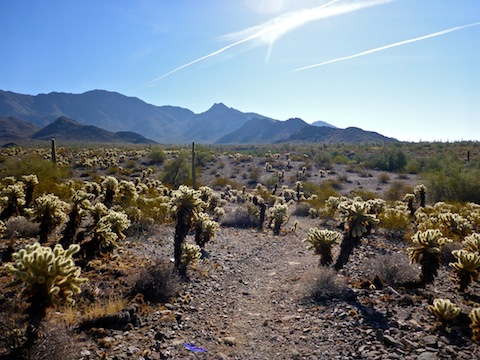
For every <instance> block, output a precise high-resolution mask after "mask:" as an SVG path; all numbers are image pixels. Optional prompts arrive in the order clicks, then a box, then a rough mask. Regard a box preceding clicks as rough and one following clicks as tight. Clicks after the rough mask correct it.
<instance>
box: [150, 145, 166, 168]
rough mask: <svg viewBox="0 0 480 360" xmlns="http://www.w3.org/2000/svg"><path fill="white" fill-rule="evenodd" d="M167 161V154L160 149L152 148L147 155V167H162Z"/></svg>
mask: <svg viewBox="0 0 480 360" xmlns="http://www.w3.org/2000/svg"><path fill="white" fill-rule="evenodd" d="M165 160H167V154H166V153H165V151H163V150H162V149H160V148H153V149H152V151H150V154H148V164H149V165H162V164H163V163H164V162H165Z"/></svg>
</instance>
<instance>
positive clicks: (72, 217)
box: [60, 190, 94, 247]
mask: <svg viewBox="0 0 480 360" xmlns="http://www.w3.org/2000/svg"><path fill="white" fill-rule="evenodd" d="M93 198H94V195H93V194H90V193H87V192H85V191H83V190H77V191H76V192H75V194H74V195H73V197H72V201H73V204H72V207H71V209H70V214H69V215H68V222H67V225H66V226H65V229H64V230H63V237H62V239H61V240H60V244H62V245H63V246H64V247H66V246H68V245H70V244H71V243H72V242H73V238H74V237H75V234H76V233H77V230H78V228H79V227H80V223H81V221H82V218H83V216H84V215H85V210H86V209H90V208H91V206H92V205H91V204H90V200H92V199H93Z"/></svg>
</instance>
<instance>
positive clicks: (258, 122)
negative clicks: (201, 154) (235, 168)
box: [217, 119, 307, 144]
mask: <svg viewBox="0 0 480 360" xmlns="http://www.w3.org/2000/svg"><path fill="white" fill-rule="evenodd" d="M305 126H307V123H306V122H305V121H303V120H301V119H290V120H287V121H278V120H269V119H252V120H249V121H247V122H246V123H245V124H244V125H243V126H242V127H241V128H240V129H237V130H235V131H232V132H231V133H230V134H227V135H225V136H223V137H221V138H220V139H219V140H217V144H264V143H274V142H278V141H282V140H285V139H287V138H288V137H289V136H291V134H293V133H295V132H296V131H298V130H300V129H301V128H303V127H305Z"/></svg>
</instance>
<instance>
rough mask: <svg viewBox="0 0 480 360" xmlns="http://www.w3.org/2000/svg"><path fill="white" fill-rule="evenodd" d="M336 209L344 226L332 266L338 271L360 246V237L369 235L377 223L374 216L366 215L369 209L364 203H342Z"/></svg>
mask: <svg viewBox="0 0 480 360" xmlns="http://www.w3.org/2000/svg"><path fill="white" fill-rule="evenodd" d="M338 208H339V210H340V213H341V214H340V215H341V218H342V223H343V224H344V228H345V236H344V237H343V240H342V244H341V245H340V254H339V255H338V259H337V261H336V263H335V266H334V267H335V269H336V270H340V269H341V268H342V267H343V266H344V265H345V264H346V263H347V262H348V258H349V257H350V255H351V253H352V252H353V249H354V248H355V247H357V246H358V245H359V244H360V240H361V239H362V237H363V236H364V235H366V234H368V233H370V231H371V229H372V227H373V225H374V224H377V223H378V222H379V220H378V219H377V218H376V216H375V215H373V214H369V213H368V211H369V207H368V204H367V203H366V202H364V201H356V200H354V201H352V202H342V203H340V205H339V206H338Z"/></svg>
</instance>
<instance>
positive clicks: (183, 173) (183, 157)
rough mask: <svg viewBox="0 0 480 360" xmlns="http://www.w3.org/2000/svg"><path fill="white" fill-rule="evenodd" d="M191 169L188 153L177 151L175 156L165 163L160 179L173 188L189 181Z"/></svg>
mask: <svg viewBox="0 0 480 360" xmlns="http://www.w3.org/2000/svg"><path fill="white" fill-rule="evenodd" d="M191 178H192V169H191V162H190V159H189V154H188V152H186V151H182V152H179V153H178V155H177V157H176V158H174V159H171V160H169V161H167V162H166V163H165V166H164V168H163V171H162V175H161V180H162V182H164V183H165V184H169V185H171V186H173V187H174V188H177V187H179V186H180V185H182V184H184V185H185V184H187V185H188V184H189V183H191Z"/></svg>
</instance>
